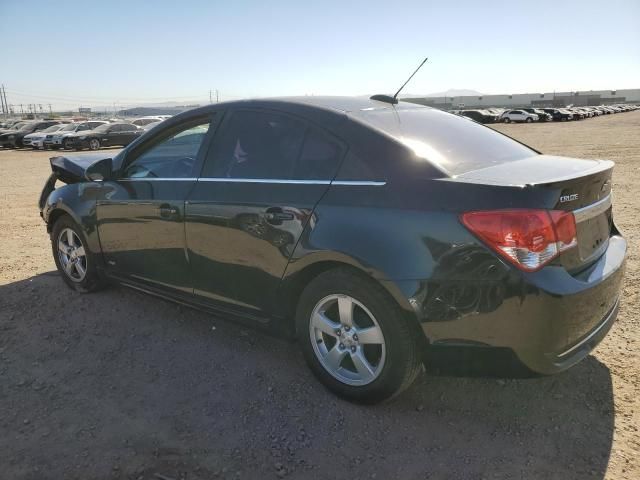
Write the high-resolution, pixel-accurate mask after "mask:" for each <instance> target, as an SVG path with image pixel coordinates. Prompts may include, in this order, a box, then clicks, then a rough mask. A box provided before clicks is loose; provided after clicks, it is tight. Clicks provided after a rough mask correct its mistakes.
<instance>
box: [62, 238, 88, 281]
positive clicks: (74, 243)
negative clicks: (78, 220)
mask: <svg viewBox="0 0 640 480" xmlns="http://www.w3.org/2000/svg"><path fill="white" fill-rule="evenodd" d="M58 260H59V261H60V266H61V267H62V269H63V271H64V273H65V275H67V277H69V278H70V279H71V280H73V281H74V282H81V281H82V280H84V277H85V275H86V274H87V257H86V254H85V250H84V245H83V244H82V241H81V240H80V237H78V235H77V234H76V233H75V232H74V231H73V230H72V229H70V228H65V229H63V230H62V231H61V232H60V235H58Z"/></svg>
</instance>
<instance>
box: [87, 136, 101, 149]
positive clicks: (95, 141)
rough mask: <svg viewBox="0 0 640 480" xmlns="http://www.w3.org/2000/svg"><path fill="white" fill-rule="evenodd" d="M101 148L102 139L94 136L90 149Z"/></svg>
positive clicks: (90, 142)
mask: <svg viewBox="0 0 640 480" xmlns="http://www.w3.org/2000/svg"><path fill="white" fill-rule="evenodd" d="M99 148H100V140H98V139H97V138H92V139H91V140H89V150H98V149H99Z"/></svg>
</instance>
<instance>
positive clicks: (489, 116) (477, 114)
mask: <svg viewBox="0 0 640 480" xmlns="http://www.w3.org/2000/svg"><path fill="white" fill-rule="evenodd" d="M458 115H462V116H463V117H468V118H471V119H472V120H475V121H476V122H479V123H495V122H496V121H497V120H498V115H496V114H494V113H492V112H489V111H488V110H460V113H459V114H458Z"/></svg>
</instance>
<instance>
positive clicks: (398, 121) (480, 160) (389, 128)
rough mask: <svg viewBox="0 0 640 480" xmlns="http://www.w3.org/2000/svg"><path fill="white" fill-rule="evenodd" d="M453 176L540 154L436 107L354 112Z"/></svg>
mask: <svg viewBox="0 0 640 480" xmlns="http://www.w3.org/2000/svg"><path fill="white" fill-rule="evenodd" d="M352 113H353V115H354V116H355V117H357V118H359V119H360V120H363V121H365V122H366V123H369V124H370V125H372V126H373V127H375V128H378V129H380V130H382V131H384V132H385V133H388V134H389V135H391V136H393V137H395V138H396V139H397V140H399V141H400V142H402V143H403V144H405V145H406V146H408V147H409V148H411V149H412V150H413V151H414V152H415V153H416V155H417V156H419V157H421V158H425V159H426V160H429V161H430V162H431V163H433V164H435V165H437V166H438V167H439V168H441V169H442V170H444V171H445V172H447V173H448V174H450V175H460V174H462V173H466V172H470V171H472V170H478V169H481V168H486V167H491V166H493V165H498V164H501V163H507V162H513V161H515V160H521V159H523V158H527V157H531V156H532V155H536V154H537V153H536V152H535V150H532V149H530V148H528V147H526V146H524V145H522V144H520V143H518V142H516V141H515V140H512V139H511V138H509V137H506V136H504V135H502V134H500V133H498V132H496V131H494V130H492V129H491V128H488V127H485V126H483V125H480V124H478V123H476V122H474V121H472V120H470V119H468V118H465V117H460V116H458V115H453V114H450V113H445V112H442V111H440V110H436V109H432V108H402V107H400V108H397V109H395V110H391V109H384V110H377V109H376V110H360V111H357V112H352Z"/></svg>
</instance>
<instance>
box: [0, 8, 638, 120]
mask: <svg viewBox="0 0 640 480" xmlns="http://www.w3.org/2000/svg"><path fill="white" fill-rule="evenodd" d="M0 45H2V47H0V58H1V62H0V83H3V84H4V85H5V88H6V92H7V100H8V102H9V103H10V104H16V105H17V104H19V103H43V104H48V103H52V104H53V106H54V108H77V107H78V106H80V105H84V106H94V107H104V108H112V107H113V106H114V105H115V106H118V107H120V106H125V105H134V104H143V103H160V102H163V101H175V102H180V103H184V104H193V103H201V102H206V101H208V98H209V91H210V90H213V98H214V100H215V91H216V90H217V91H218V94H219V98H220V100H229V99H235V98H244V97H256V96H259V97H264V96H279V95H364V94H372V93H393V92H394V91H395V90H396V89H397V88H399V86H400V85H401V84H402V83H403V82H404V81H405V80H406V78H407V77H408V76H409V75H410V74H411V72H412V71H413V70H414V69H415V67H416V66H417V65H418V64H419V63H420V62H421V60H422V59H423V58H424V57H425V56H428V57H429V61H428V63H427V64H426V65H425V66H424V67H423V69H422V70H421V71H420V72H419V73H418V74H417V75H416V76H415V77H414V79H413V80H412V81H411V83H410V84H409V85H408V86H407V87H406V89H405V93H414V94H427V93H431V92H440V91H445V90H448V89H472V90H476V91H479V92H482V93H483V94H497V93H503V94H510V93H526V92H551V91H554V90H556V91H574V90H599V89H618V90H620V89H624V88H640V0H608V1H606V2H604V1H597V2H596V1H592V0H582V1H571V0H563V1H560V0H554V1H547V0H536V1H529V0H521V1H515V0H512V1H491V0H482V1H456V0H448V1H429V0H420V1H402V0H397V1H389V0H386V1H378V0H368V1H347V0H342V1H333V0H327V1H316V2H311V1H304V0H297V1H276V0H273V1H264V0H263V1H243V0H233V1H229V0H226V1H215V0H209V1H200V0H193V1H192V0H180V1H176V0H171V1H164V0H155V1H148V0H129V1H121V0H107V1H100V0H94V1H67V0H56V1H49V2H47V1H39V0H35V1H28V2H26V1H24V0H0Z"/></svg>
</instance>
